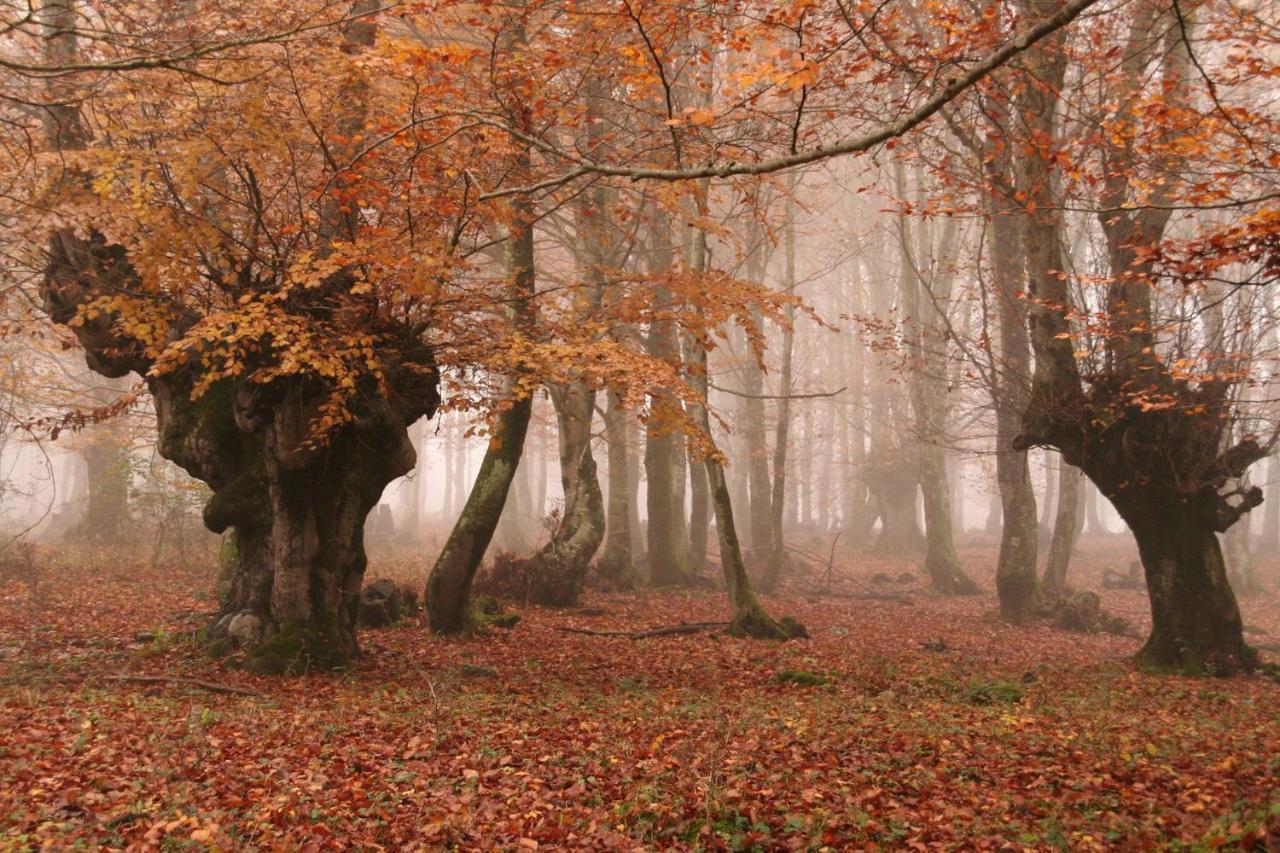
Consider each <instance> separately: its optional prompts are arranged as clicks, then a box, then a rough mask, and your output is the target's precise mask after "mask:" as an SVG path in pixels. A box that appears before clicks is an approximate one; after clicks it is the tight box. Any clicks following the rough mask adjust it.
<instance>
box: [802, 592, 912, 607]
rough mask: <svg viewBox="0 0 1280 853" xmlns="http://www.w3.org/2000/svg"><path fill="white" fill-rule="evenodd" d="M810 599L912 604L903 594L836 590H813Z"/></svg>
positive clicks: (910, 599) (909, 597)
mask: <svg viewBox="0 0 1280 853" xmlns="http://www.w3.org/2000/svg"><path fill="white" fill-rule="evenodd" d="M809 597H810V598H856V599H863V600H866V601H901V602H902V603H903V604H911V603H912V600H913V599H912V598H911V596H909V595H907V594H906V593H901V592H840V591H839V590H834V589H811V590H809Z"/></svg>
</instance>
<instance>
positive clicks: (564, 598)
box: [530, 382, 605, 607]
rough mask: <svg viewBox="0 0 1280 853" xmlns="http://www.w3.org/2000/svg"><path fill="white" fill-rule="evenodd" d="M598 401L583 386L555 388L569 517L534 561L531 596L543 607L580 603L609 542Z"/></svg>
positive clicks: (565, 505)
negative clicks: (595, 428)
mask: <svg viewBox="0 0 1280 853" xmlns="http://www.w3.org/2000/svg"><path fill="white" fill-rule="evenodd" d="M595 397H596V395H595V392H594V391H592V390H591V389H589V388H588V387H587V386H586V384H585V383H582V382H575V383H573V384H570V385H568V386H566V387H565V388H563V389H553V390H552V401H553V402H554V404H555V409H556V420H557V423H558V424H559V426H560V482H561V484H562V485H563V487H564V513H563V515H562V516H561V518H560V523H559V524H558V525H557V526H556V529H555V530H554V531H552V533H551V539H550V541H548V542H547V544H546V545H545V546H543V548H542V550H540V551H539V552H538V553H537V554H536V555H535V556H534V557H533V559H532V560H531V562H530V578H531V586H530V598H531V599H532V600H533V601H534V602H536V603H538V604H546V605H550V606H553V607H568V606H570V605H572V604H575V603H576V602H577V600H578V595H579V593H581V592H582V584H583V581H584V580H585V579H586V576H587V567H588V566H589V565H590V563H591V558H592V557H594V556H595V553H596V550H597V549H598V548H599V547H600V543H601V541H602V540H603V539H604V529H605V517H604V500H603V496H602V495H601V493H600V481H599V479H598V477H597V476H596V462H595V457H594V456H593V455H592V453H591V419H592V416H593V415H594V414H595Z"/></svg>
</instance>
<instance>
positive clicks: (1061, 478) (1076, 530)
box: [1044, 461, 1084, 590]
mask: <svg viewBox="0 0 1280 853" xmlns="http://www.w3.org/2000/svg"><path fill="white" fill-rule="evenodd" d="M1082 487H1083V478H1082V477H1081V475H1080V469H1078V468H1076V467H1075V466H1074V465H1068V464H1067V463H1066V462H1065V461H1059V462H1058V506H1057V512H1056V514H1055V515H1054V520H1053V536H1052V538H1051V539H1050V542H1049V560H1048V563H1047V564H1046V565H1045V569H1044V587H1045V589H1047V590H1062V589H1065V588H1066V586H1067V567H1068V565H1069V564H1070V562H1071V552H1072V551H1073V550H1075V547H1076V540H1077V539H1079V537H1080V531H1081V529H1082V528H1083V526H1084V501H1083V500H1082V499H1081V498H1082V496H1081V492H1082V491H1083V488H1082Z"/></svg>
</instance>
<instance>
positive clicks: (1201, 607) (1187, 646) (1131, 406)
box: [1016, 5, 1267, 672]
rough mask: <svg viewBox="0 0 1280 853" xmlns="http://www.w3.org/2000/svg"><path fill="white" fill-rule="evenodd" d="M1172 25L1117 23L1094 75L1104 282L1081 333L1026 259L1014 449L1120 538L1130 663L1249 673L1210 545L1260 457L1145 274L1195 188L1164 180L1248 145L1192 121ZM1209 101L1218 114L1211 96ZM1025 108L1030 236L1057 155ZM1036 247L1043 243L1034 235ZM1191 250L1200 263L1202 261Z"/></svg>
mask: <svg viewBox="0 0 1280 853" xmlns="http://www.w3.org/2000/svg"><path fill="white" fill-rule="evenodd" d="M1186 25H1187V22H1186V21H1185V20H1184V19H1183V18H1182V16H1181V13H1180V11H1179V10H1176V9H1175V10H1164V9H1159V8H1154V7H1152V6H1148V5H1142V6H1140V7H1138V8H1135V9H1134V10H1132V12H1131V13H1130V14H1129V15H1128V16H1127V17H1125V18H1124V20H1123V24H1122V26H1124V27H1125V31H1122V40H1121V45H1122V57H1123V61H1122V62H1121V63H1120V65H1119V66H1118V67H1117V68H1115V70H1114V71H1113V72H1112V73H1110V74H1109V75H1107V77H1106V81H1105V82H1106V86H1107V93H1106V94H1107V96H1106V99H1105V101H1104V109H1105V110H1106V112H1105V113H1104V114H1103V115H1102V116H1101V117H1100V120H1099V119H1098V118H1095V119H1094V128H1095V129H1094V131H1093V132H1092V133H1091V134H1090V135H1089V137H1088V140H1089V144H1090V146H1091V147H1092V149H1093V150H1094V151H1096V152H1097V156H1098V160H1097V161H1096V162H1098V164H1099V165H1098V167H1097V169H1098V171H1097V177H1096V178H1095V180H1094V185H1096V186H1097V187H1098V193H1099V204H1098V208H1099V210H1098V214H1097V218H1098V223H1099V226H1100V228H1101V231H1102V232H1103V235H1104V238H1105V246H1106V251H1107V261H1108V265H1109V277H1108V279H1107V281H1106V283H1105V287H1104V290H1103V293H1102V298H1101V305H1100V306H1099V310H1097V317H1096V319H1090V320H1089V321H1088V323H1087V325H1085V324H1084V323H1083V318H1082V317H1081V315H1080V314H1079V313H1078V311H1079V309H1078V308H1077V307H1076V306H1077V305H1078V303H1077V301H1076V300H1075V299H1074V298H1073V294H1072V293H1071V291H1070V289H1069V287H1068V278H1067V276H1066V275H1065V274H1064V273H1063V265H1062V263H1061V262H1060V261H1059V260H1058V258H1056V257H1054V256H1052V255H1049V256H1046V255H1045V254H1043V253H1041V254H1039V255H1037V256H1035V257H1033V258H1032V259H1031V260H1030V264H1031V266H1030V273H1031V274H1030V284H1031V287H1030V311H1031V333H1032V343H1033V345H1034V349H1035V355H1036V366H1035V372H1034V375H1033V382H1032V396H1031V401H1030V405H1029V408H1028V410H1027V413H1026V416H1025V418H1024V421H1023V426H1022V432H1021V434H1020V435H1019V437H1018V439H1017V442H1016V446H1018V447H1024V448H1025V447H1029V446H1032V445H1041V446H1047V447H1053V448H1056V449H1058V450H1059V451H1060V452H1061V453H1062V458H1063V460H1064V462H1066V463H1068V464H1071V465H1075V466H1077V467H1079V468H1080V469H1082V470H1083V471H1084V472H1085V474H1086V475H1088V477H1089V478H1090V479H1091V480H1092V481H1093V482H1094V483H1095V484H1096V485H1097V486H1098V488H1099V490H1100V491H1101V492H1102V493H1103V494H1104V495H1106V496H1107V498H1108V499H1110V501H1111V502H1112V504H1113V505H1114V506H1115V507H1116V509H1117V511H1119V513H1120V515H1121V516H1122V517H1123V518H1124V520H1125V521H1126V522H1127V523H1128V525H1129V528H1130V529H1131V530H1132V531H1133V534H1134V538H1135V539H1136V540H1137V543H1138V549H1139V553H1140V554H1141V557H1142V565H1143V569H1144V571H1145V575H1146V581H1147V589H1148V592H1149V595H1150V598H1151V610H1152V622H1153V624H1152V631H1151V634H1150V636H1149V637H1148V639H1147V642H1146V644H1145V645H1144V646H1143V648H1142V651H1141V652H1140V655H1139V657H1140V659H1141V660H1143V661H1145V662H1146V663H1148V664H1151V665H1154V666H1158V667H1167V668H1174V669H1179V670H1183V671H1190V672H1202V671H1206V670H1210V671H1217V672H1229V671H1232V670H1235V669H1237V668H1240V667H1249V666H1251V665H1253V663H1254V662H1255V661H1256V656H1255V654H1254V653H1253V651H1252V650H1251V649H1250V648H1249V647H1248V646H1247V645H1246V644H1245V642H1244V638H1243V633H1242V625H1241V620H1240V613H1239V610H1238V608H1237V606H1236V601H1235V596H1234V594H1233V593H1232V590H1231V587H1230V584H1229V583H1228V581H1227V574H1226V567H1225V564H1224V561H1223V557H1222V551H1221V548H1220V546H1219V543H1218V538H1217V534H1218V533H1220V532H1225V531H1227V530H1229V529H1230V528H1231V527H1232V525H1234V524H1235V523H1236V522H1237V521H1238V520H1239V519H1240V518H1241V517H1242V516H1243V515H1244V514H1245V513H1247V512H1248V511H1249V510H1250V509H1252V508H1253V507H1254V506H1257V505H1258V504H1259V503H1260V502H1261V500H1262V493H1261V490H1260V489H1257V488H1256V487H1250V486H1248V485H1247V483H1245V482H1244V481H1243V477H1244V475H1245V473H1246V471H1247V469H1248V468H1249V466H1250V465H1251V464H1252V463H1253V462H1255V461H1257V460H1259V459H1261V458H1263V457H1265V455H1266V453H1267V450H1266V449H1265V446H1264V444H1263V443H1261V442H1260V441H1259V440H1258V439H1257V438H1255V437H1254V436H1251V435H1247V434H1246V435H1243V436H1241V437H1239V439H1238V440H1235V441H1229V440H1228V439H1229V438H1230V436H1231V422H1232V416H1231V413H1232V407H1233V405H1234V400H1233V397H1232V394H1231V391H1232V389H1233V387H1235V386H1236V385H1237V383H1238V382H1239V381H1240V379H1241V377H1240V374H1239V372H1238V371H1237V370H1235V369H1234V368H1232V369H1222V368H1221V367H1219V368H1215V367H1214V363H1215V362H1216V363H1220V358H1221V354H1220V353H1214V352H1212V351H1210V352H1209V353H1208V358H1209V363H1208V366H1207V367H1204V366H1201V367H1200V368H1199V369H1188V366H1189V365H1192V364H1196V363H1200V364H1203V357H1197V355H1195V354H1193V352H1191V351H1190V350H1191V349H1192V348H1194V347H1196V341H1195V339H1194V338H1193V337H1190V336H1187V335H1185V334H1183V335H1180V334H1178V332H1179V331H1182V332H1184V333H1185V332H1186V331H1188V327H1186V326H1183V327H1176V326H1175V327H1173V330H1172V331H1173V333H1172V334H1166V330H1167V329H1169V327H1168V326H1166V325H1165V324H1164V322H1163V320H1162V316H1161V313H1160V311H1159V308H1160V305H1159V302H1158V299H1159V298H1160V297H1161V290H1160V285H1161V283H1162V282H1163V281H1167V280H1169V279H1170V278H1175V280H1176V277H1175V275H1171V274H1177V273H1178V270H1177V268H1176V267H1170V266H1165V265H1163V264H1161V263H1160V262H1159V257H1160V255H1161V254H1162V250H1161V249H1160V248H1159V247H1160V246H1161V243H1162V241H1163V240H1164V239H1165V238H1166V236H1167V229H1168V226H1169V223H1170V220H1171V216H1172V214H1173V212H1174V210H1175V208H1176V206H1177V205H1176V199H1177V194H1178V193H1179V192H1184V193H1190V194H1191V196H1192V197H1193V198H1194V197H1195V196H1199V195H1201V193H1203V191H1204V188H1203V187H1200V188H1199V189H1197V188H1194V187H1192V186H1187V185H1186V183H1185V182H1184V181H1182V180H1180V179H1178V178H1176V177H1174V176H1176V175H1180V174H1187V170H1188V165H1189V164H1188V163H1187V159H1188V157H1189V156H1204V155H1207V156H1217V157H1219V158H1221V157H1225V156H1230V157H1231V158H1232V159H1233V160H1234V159H1236V157H1237V154H1236V153H1235V152H1234V151H1232V150H1231V149H1235V148H1236V147H1237V146H1239V145H1247V142H1248V141H1247V140H1242V139H1241V138H1240V128H1239V127H1237V126H1233V125H1230V124H1228V125H1227V126H1226V127H1225V128H1223V127H1222V125H1221V124H1220V123H1218V122H1212V121H1211V122H1206V121H1205V120H1204V116H1203V115H1202V114H1201V113H1200V112H1199V111H1198V110H1197V109H1196V107H1195V105H1194V101H1193V99H1192V97H1191V92H1190V84H1191V75H1192V73H1193V62H1192V57H1191V54H1190V50H1191V47H1190V41H1189V40H1188V38H1187V36H1186V29H1185V27H1186ZM1031 70H1033V71H1034V69H1031ZM1148 80H1150V81H1152V83H1151V84H1150V85H1148V83H1147V81H1148ZM1212 95H1213V98H1212V100H1213V101H1215V102H1218V103H1220V101H1219V100H1218V99H1219V98H1220V97H1222V96H1223V93H1221V92H1220V91H1217V92H1213V93H1212ZM1174 104H1176V105H1178V106H1177V107H1176V108H1175V107H1173V106H1172V105H1174ZM1166 105H1168V106H1167V107H1166ZM1030 107H1031V104H1028V109H1027V110H1026V111H1025V112H1024V116H1023V117H1024V120H1025V121H1026V122H1027V126H1028V128H1029V130H1030V132H1031V133H1033V134H1037V136H1036V137H1034V138H1036V139H1039V140H1044V142H1042V143H1041V144H1040V145H1039V146H1038V151H1037V156H1036V157H1035V158H1034V159H1033V160H1032V161H1031V166H1032V168H1031V173H1030V176H1029V186H1028V190H1027V194H1028V206H1030V205H1031V204H1035V205H1036V212H1035V214H1034V216H1033V220H1034V224H1033V228H1034V229H1035V230H1036V232H1037V233H1041V234H1044V233H1048V232H1049V230H1050V229H1053V228H1055V227H1056V225H1055V221H1054V220H1055V219H1056V218H1057V217H1058V216H1059V215H1060V213H1058V212H1057V211H1058V209H1059V207H1060V206H1059V205H1057V204H1055V199H1054V195H1053V188H1052V175H1053V172H1054V165H1053V164H1054V163H1055V162H1056V151H1057V150H1058V149H1059V147H1060V146H1062V145H1063V143H1062V142H1061V141H1060V137H1057V136H1055V134H1054V133H1053V132H1052V128H1051V127H1046V119H1045V118H1044V117H1043V116H1042V115H1041V116H1038V115H1037V114H1036V113H1035V112H1032V110H1031V109H1030ZM1214 109H1216V108H1214V107H1210V110H1211V111H1212V110H1214ZM1219 128H1222V129H1221V130H1220V131H1219ZM1050 140H1053V141H1050ZM1210 152H1212V153H1210ZM1156 176H1158V178H1157V179H1156V180H1155V182H1152V179H1153V177H1156ZM1038 244H1039V245H1045V244H1048V245H1049V246H1052V245H1054V244H1053V242H1052V241H1051V240H1047V239H1043V238H1041V239H1040V240H1039V241H1038ZM1205 248H1206V247H1204V246H1201V247H1200V249H1201V252H1200V257H1201V258H1203V257H1204V255H1206V254H1210V255H1211V254H1214V253H1211V252H1205V251H1204V249H1205ZM1192 266H1194V265H1192ZM1183 273H1184V274H1185V273H1191V270H1190V269H1189V268H1187V269H1184V270H1183ZM1192 280H1194V279H1192ZM1167 298H1169V299H1171V300H1173V301H1175V302H1176V301H1177V295H1172V296H1170V297H1167ZM1078 317H1080V318H1081V319H1079V320H1077V319H1076V318H1078ZM1078 323H1079V324H1080V325H1077V324H1078ZM1081 325H1085V330H1086V331H1087V333H1089V334H1091V336H1092V338H1093V340H1094V342H1095V346H1097V348H1098V350H1099V356H1100V357H1098V358H1088V357H1087V354H1086V353H1085V352H1084V351H1083V350H1081V349H1077V345H1076V344H1075V340H1076V339H1077V338H1078V337H1079V336H1081V335H1082V334H1085V333H1086V331H1082V330H1081V328H1080V326H1081Z"/></svg>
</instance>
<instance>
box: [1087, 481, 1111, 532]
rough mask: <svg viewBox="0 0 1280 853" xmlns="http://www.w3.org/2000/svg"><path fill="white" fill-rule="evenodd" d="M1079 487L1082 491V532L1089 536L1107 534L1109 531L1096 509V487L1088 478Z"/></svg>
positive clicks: (1097, 504)
mask: <svg viewBox="0 0 1280 853" xmlns="http://www.w3.org/2000/svg"><path fill="white" fill-rule="evenodd" d="M1080 485H1081V488H1082V489H1083V491H1084V518H1085V522H1084V532H1085V533H1086V534H1087V535H1089V536H1105V535H1107V534H1109V533H1110V532H1111V531H1110V530H1108V529H1107V525H1106V524H1105V523H1104V522H1103V521H1102V513H1101V512H1100V511H1099V509H1098V506H1099V503H1098V487H1097V486H1095V485H1094V484H1093V483H1092V482H1090V481H1089V479H1088V478H1084V479H1083V480H1082V482H1081V484H1080Z"/></svg>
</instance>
